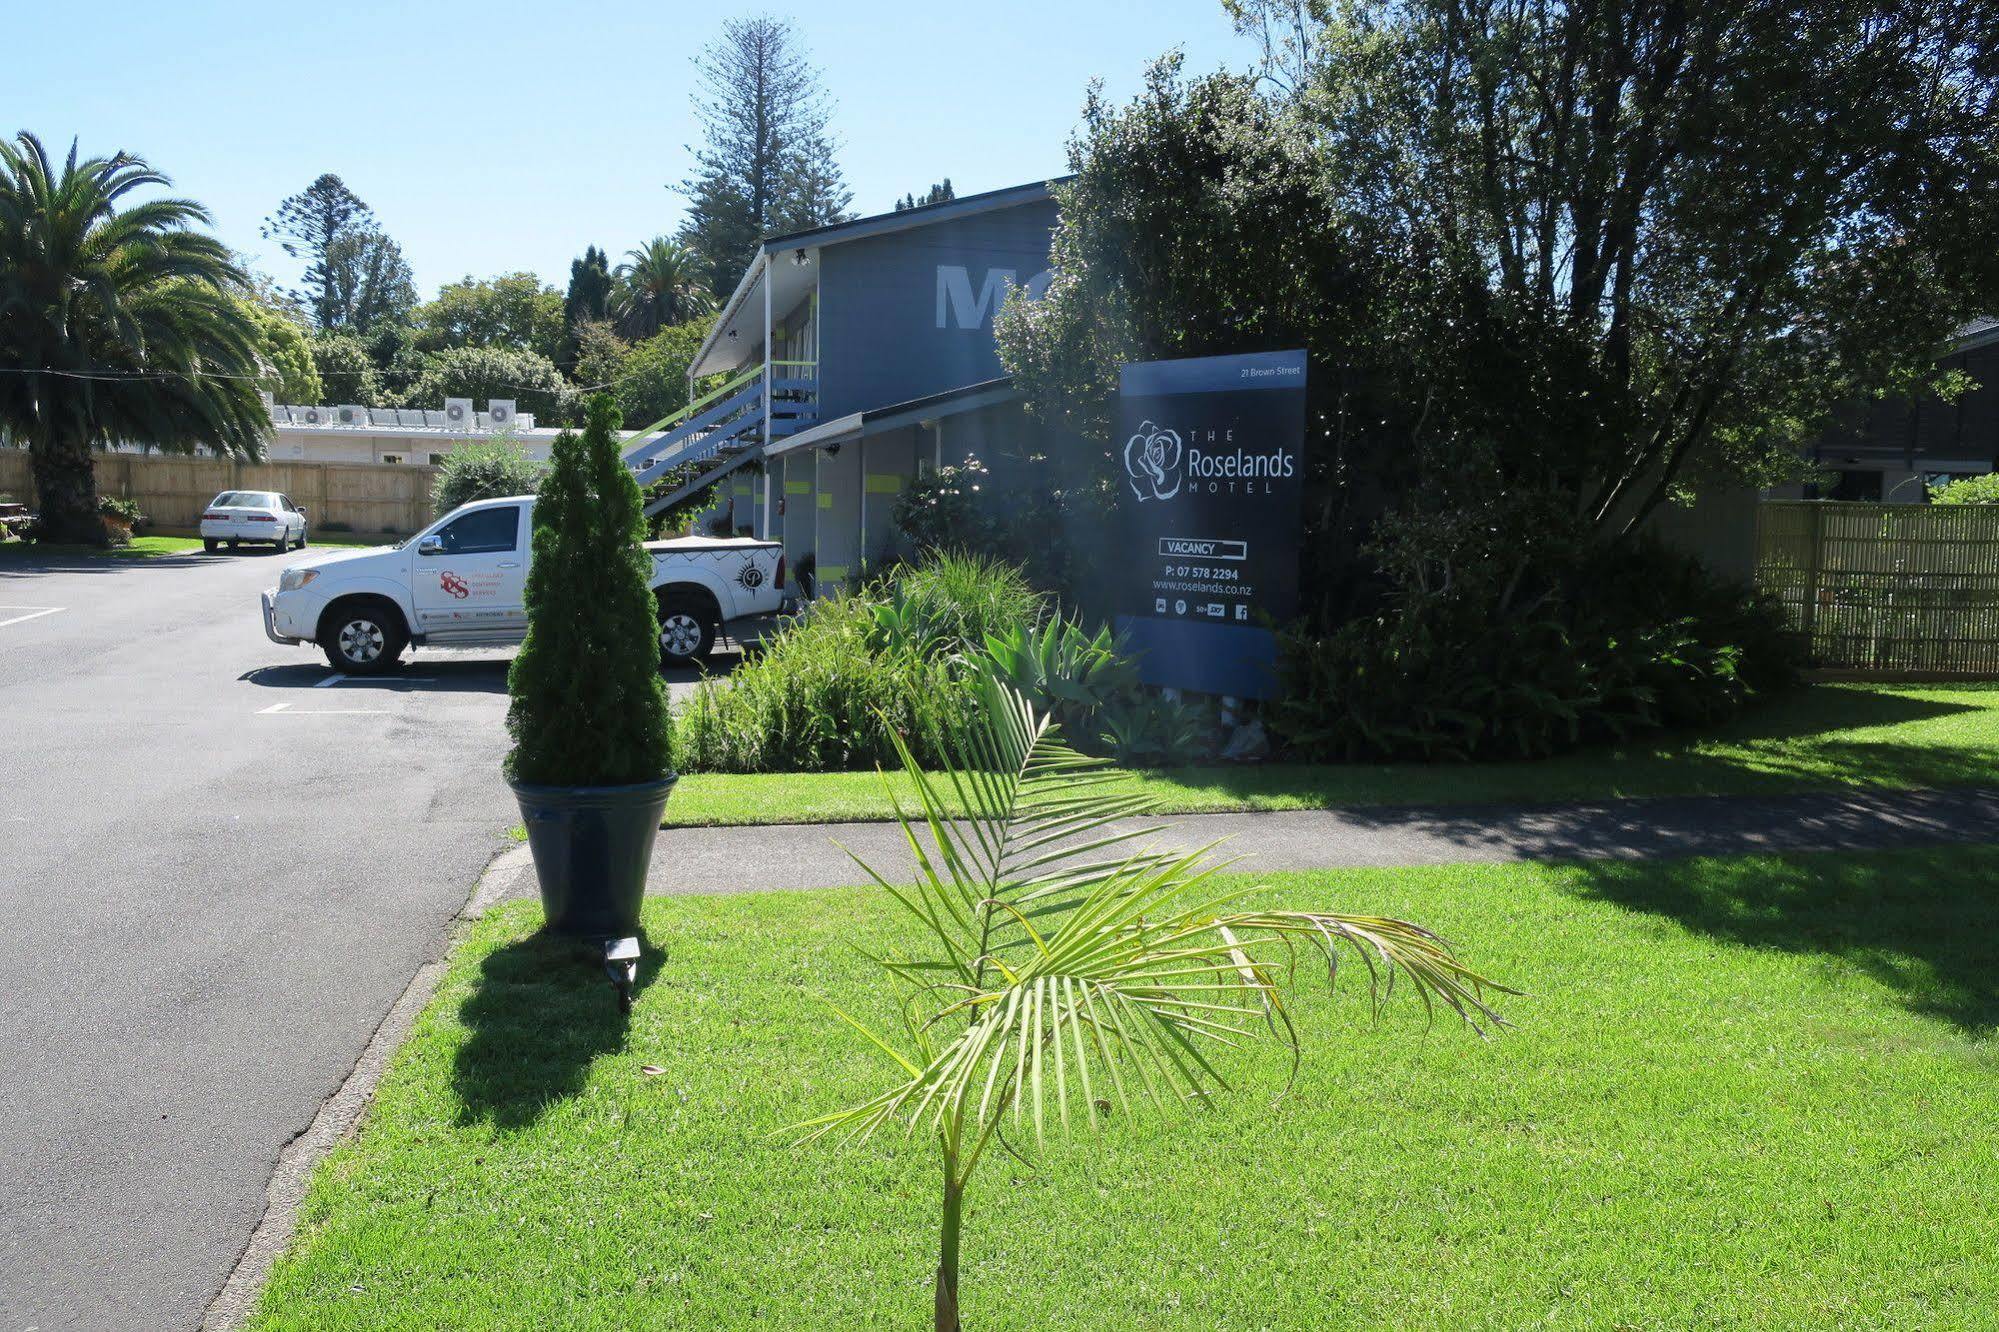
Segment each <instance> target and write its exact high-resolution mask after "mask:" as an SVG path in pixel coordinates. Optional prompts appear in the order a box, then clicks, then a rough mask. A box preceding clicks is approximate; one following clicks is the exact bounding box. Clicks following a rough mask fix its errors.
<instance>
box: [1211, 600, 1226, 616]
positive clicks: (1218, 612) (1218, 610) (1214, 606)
mask: <svg viewBox="0 0 1999 1332" xmlns="http://www.w3.org/2000/svg"><path fill="white" fill-rule="evenodd" d="M1207 613H1208V614H1209V615H1212V616H1213V617H1214V618H1215V619H1217V620H1219V619H1221V618H1222V616H1223V615H1225V614H1227V612H1226V611H1224V610H1223V609H1222V603H1221V602H1219V601H1211V602H1209V603H1208V611H1207Z"/></svg>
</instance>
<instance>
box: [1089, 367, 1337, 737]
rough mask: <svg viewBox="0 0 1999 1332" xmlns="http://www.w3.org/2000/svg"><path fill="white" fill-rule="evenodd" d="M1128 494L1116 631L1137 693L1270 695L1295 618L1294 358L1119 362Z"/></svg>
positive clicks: (1300, 480) (1299, 469) (1300, 438)
mask: <svg viewBox="0 0 1999 1332" xmlns="http://www.w3.org/2000/svg"><path fill="white" fill-rule="evenodd" d="M1118 425H1119V430H1118V438H1120V439H1121V440H1123V441H1124V445H1123V461H1124V471H1125V480H1126V484H1127V486H1128V488H1129V493H1128V494H1127V495H1126V496H1125V505H1124V509H1125V514H1126V522H1125V524H1124V527H1123V531H1122V536H1121V540H1122V545H1123V552H1122V553H1123V555H1124V557H1125V559H1126V560H1127V561H1128V564H1127V568H1128V569H1130V571H1131V574H1132V576H1131V577H1130V578H1129V579H1128V580H1127V587H1126V591H1125V593H1124V595H1123V597H1122V599H1121V605H1120V610H1121V611H1122V613H1121V614H1119V615H1118V616H1117V617H1116V623H1117V627H1118V629H1119V630H1120V632H1122V633H1123V634H1124V636H1125V641H1126V643H1127V645H1128V646H1129V648H1130V649H1131V650H1132V651H1133V652H1134V653H1136V654H1137V656H1138V665H1139V673H1140V675H1141V677H1142V678H1143V679H1144V680H1145V681H1146V683H1148V684H1156V685H1165V686H1170V687H1173V688H1178V689H1189V690H1194V691H1196V692H1200V693H1208V694H1227V695H1233V696H1234V697H1237V698H1269V697H1271V696H1272V695H1273V694H1274V693H1276V690H1277V680H1276V675H1275V669H1274V668H1275V665H1276V660H1277V643H1276V638H1275V635H1274V634H1273V633H1272V632H1271V630H1270V629H1269V627H1268V626H1269V625H1270V624H1272V623H1280V622H1282V621H1285V620H1288V619H1290V618H1291V617H1292V616H1294V615H1296V614H1297V612H1298V541H1299V512H1300V496H1301V494H1302V488H1303V485H1304V473H1305V467H1304V459H1303V456H1302V454H1303V450H1304V444H1305V353H1304V352H1302V351H1286V352H1258V353H1254V354H1251V355H1246V356H1206V357H1196V358H1193V359H1189V360H1179V361H1144V362H1140V363H1137V364H1133V365H1127V366H1125V367H1124V370H1123V374H1122V377H1121V383H1120V393H1119V410H1118Z"/></svg>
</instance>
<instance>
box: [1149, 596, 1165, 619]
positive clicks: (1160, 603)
mask: <svg viewBox="0 0 1999 1332" xmlns="http://www.w3.org/2000/svg"><path fill="white" fill-rule="evenodd" d="M1152 613H1153V614H1155V615H1164V614H1165V613H1166V598H1165V597H1154V598H1153V600H1152Z"/></svg>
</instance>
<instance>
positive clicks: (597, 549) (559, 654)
mask: <svg viewBox="0 0 1999 1332" xmlns="http://www.w3.org/2000/svg"><path fill="white" fill-rule="evenodd" d="M619 424H620V417H619V414H618V409H617V406H616V404H615V403H614V402H613V401H612V400H611V398H610V397H609V396H608V395H605V394H599V395H597V396H596V397H594V398H592V399H591V400H590V406H589V414H588V417H587V424H586V425H585V426H584V428H583V433H582V434H581V435H578V434H575V433H574V432H572V431H567V430H565V431H563V432H562V434H560V435H558V436H556V440H555V445H554V448H553V457H552V461H551V464H550V467H549V472H548V478H547V479H546V480H545V481H543V482H542V486H541V490H540V492H539V493H538V496H537V499H536V503H535V511H534V559H533V562H532V563H531V564H530V566H529V568H528V581H527V614H528V632H527V640H526V641H525V642H524V643H523V644H522V645H521V650H520V653H519V655H518V656H516V657H515V659H514V664H513V667H512V669H511V670H509V671H508V673H507V689H508V692H509V693H510V694H511V695H512V700H513V701H512V705H511V706H510V707H509V708H508V710H507V731H508V733H509V734H510V735H512V736H513V739H514V748H513V752H512V753H510V754H509V755H508V756H507V775H508V776H509V777H511V778H513V779H514V780H515V781H519V782H523V783H528V784H532V785H540V786H629V785H635V784H637V783H640V782H650V781H656V780H657V779H659V778H660V777H663V776H665V775H666V771H667V765H668V763H669V761H670V739H669V730H668V725H669V723H668V714H667V702H666V686H665V684H664V683H662V681H661V680H660V676H659V625H658V620H657V618H656V610H655V607H654V604H653V594H652V588H651V585H650V584H651V571H652V570H651V562H650V560H649V559H648V558H647V556H646V553H645V548H644V546H643V545H642V544H641V543H642V542H643V541H644V540H645V535H646V532H645V514H644V512H643V505H642V503H641V501H640V498H639V487H638V482H637V481H635V480H634V479H633V478H632V474H631V471H630V470H629V469H628V468H626V467H625V465H624V461H623V459H622V458H621V457H620V456H619V453H618V434H617V432H618V426H619Z"/></svg>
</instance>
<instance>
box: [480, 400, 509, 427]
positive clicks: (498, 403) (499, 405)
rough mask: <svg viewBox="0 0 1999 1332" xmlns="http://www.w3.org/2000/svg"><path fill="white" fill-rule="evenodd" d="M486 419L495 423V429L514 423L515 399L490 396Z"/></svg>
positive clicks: (487, 403)
mask: <svg viewBox="0 0 1999 1332" xmlns="http://www.w3.org/2000/svg"><path fill="white" fill-rule="evenodd" d="M486 419H487V420H488V421H490V422H491V423H492V424H493V427H494V428H495V429H498V428H499V427H501V426H510V425H512V424H513V423H514V400H513V399H512V398H488V399H487V400H486Z"/></svg>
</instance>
